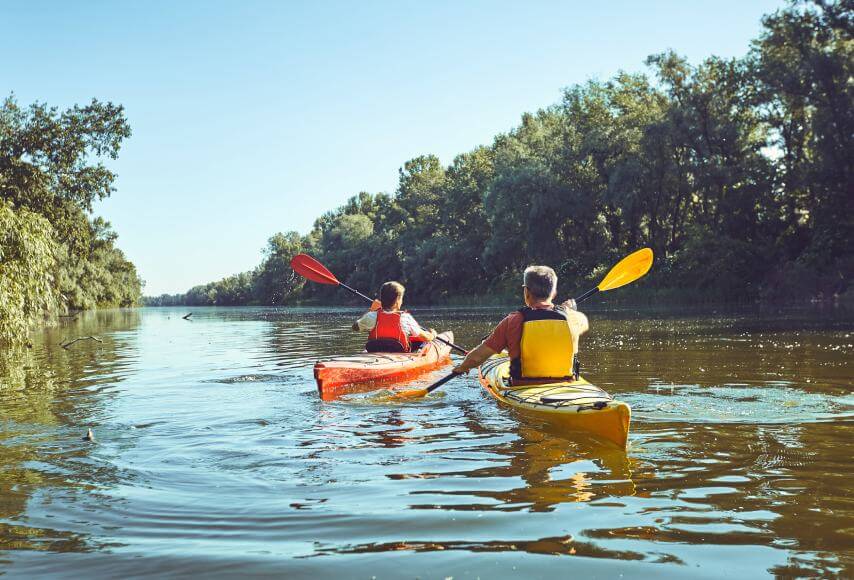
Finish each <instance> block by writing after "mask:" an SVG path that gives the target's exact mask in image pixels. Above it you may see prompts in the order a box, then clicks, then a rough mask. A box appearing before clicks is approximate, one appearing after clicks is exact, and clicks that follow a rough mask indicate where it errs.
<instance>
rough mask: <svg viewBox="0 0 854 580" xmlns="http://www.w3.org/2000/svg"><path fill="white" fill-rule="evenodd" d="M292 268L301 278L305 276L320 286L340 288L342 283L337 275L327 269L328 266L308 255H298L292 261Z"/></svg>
mask: <svg viewBox="0 0 854 580" xmlns="http://www.w3.org/2000/svg"><path fill="white" fill-rule="evenodd" d="M291 268H293V269H294V272H296V273H297V274H299V275H300V276H304V277H306V278H308V279H309V280H311V281H312V282H318V283H320V284H332V285H333V286H338V285H339V284H340V283H341V282H339V281H338V278H336V277H335V275H334V274H333V273H332V272H330V271H329V270H327V269H326V266H324V265H323V264H321V263H320V262H318V261H317V260H315V259H314V258H312V257H311V256H309V255H308V254H297V255H296V256H294V257H293V259H292V260H291Z"/></svg>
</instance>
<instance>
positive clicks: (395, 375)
mask: <svg viewBox="0 0 854 580" xmlns="http://www.w3.org/2000/svg"><path fill="white" fill-rule="evenodd" d="M439 337H441V338H443V339H445V340H446V341H447V342H454V333H453V332H450V331H447V332H443V333H441V334H440V335H439ZM450 360H451V347H450V346H448V345H446V344H444V343H441V342H439V341H438V340H434V341H432V342H430V343H428V344H427V345H425V346H424V347H423V348H422V349H421V350H419V351H418V352H414V353H381V352H377V353H368V352H364V353H360V354H357V355H350V356H337V357H333V358H329V359H324V360H320V361H318V362H317V363H315V365H314V378H315V380H316V381H317V390H318V392H319V393H320V397H321V398H322V399H324V400H328V399H334V398H335V397H336V396H338V395H340V394H343V393H345V392H351V391H352V390H353V386H354V385H359V384H364V383H370V384H374V383H384V382H389V381H399V380H408V379H412V378H415V377H417V376H419V375H421V374H424V373H426V372H429V371H431V370H434V369H437V368H439V367H441V366H444V365H446V364H447V363H448V362H450Z"/></svg>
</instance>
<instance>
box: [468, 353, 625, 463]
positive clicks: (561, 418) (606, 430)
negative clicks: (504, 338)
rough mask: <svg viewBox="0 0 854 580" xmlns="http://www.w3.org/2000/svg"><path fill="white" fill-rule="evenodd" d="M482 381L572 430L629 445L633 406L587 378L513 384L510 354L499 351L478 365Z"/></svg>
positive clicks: (532, 413)
mask: <svg viewBox="0 0 854 580" xmlns="http://www.w3.org/2000/svg"><path fill="white" fill-rule="evenodd" d="M478 378H479V379H480V384H481V385H482V386H483V387H484V388H485V389H486V391H487V392H488V393H489V394H490V395H492V396H493V397H494V398H495V399H497V400H498V401H499V402H501V403H503V404H505V405H507V406H509V407H512V408H513V409H515V410H517V411H519V412H521V413H522V414H524V415H527V416H528V417H535V418H537V419H540V420H543V421H547V422H549V423H551V424H554V425H557V426H559V427H561V428H564V429H566V430H567V431H568V432H579V433H587V434H590V435H593V436H596V437H598V438H600V439H604V440H607V441H610V442H612V443H614V444H615V445H617V446H618V447H620V448H621V449H625V448H626V443H627V441H628V436H629V423H630V421H631V408H630V407H629V406H628V405H627V404H626V403H623V402H622V401H616V400H614V399H613V397H611V395H609V394H608V393H607V392H605V391H604V390H602V389H601V388H599V387H597V386H596V385H592V384H590V383H588V382H587V381H586V380H584V379H583V378H580V377H579V379H578V380H575V381H558V382H553V383H543V384H525V385H512V384H511V382H510V358H509V357H508V356H506V355H495V356H493V357H492V358H490V359H489V360H487V361H486V362H485V363H483V364H482V365H481V366H480V368H479V369H478Z"/></svg>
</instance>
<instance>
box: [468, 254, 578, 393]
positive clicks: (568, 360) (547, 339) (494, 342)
mask: <svg viewBox="0 0 854 580" xmlns="http://www.w3.org/2000/svg"><path fill="white" fill-rule="evenodd" d="M522 288H523V289H524V295H525V305H526V306H525V308H522V309H521V310H518V311H516V312H513V313H511V314H508V315H507V316H506V317H505V318H504V320H502V321H501V322H500V323H499V324H498V326H496V327H495V329H494V330H493V331H492V334H490V335H489V336H488V337H487V338H486V340H484V341H483V342H482V343H481V344H480V346H478V347H477V348H475V349H474V350H472V351H471V352H469V354H468V355H467V356H466V358H465V359H464V360H463V362H461V363H460V364H459V365H457V366H456V367H455V368H454V371H453V372H455V373H458V374H459V373H467V372H468V371H470V370H471V369H473V368H475V367H478V366H480V365H481V363H483V362H484V361H486V359H488V358H489V357H491V356H492V355H494V354H496V353H499V352H501V351H503V350H507V352H508V354H509V355H510V360H511V364H510V377H511V380H512V381H513V382H516V383H525V382H532V383H535V382H548V381H549V380H554V379H566V378H568V377H571V376H572V375H573V362H574V359H575V353H576V352H578V339H579V337H580V336H581V335H582V334H584V333H585V332H587V329H588V327H589V324H588V322H587V317H586V316H585V315H584V314H582V313H581V312H578V311H577V310H576V309H575V301H574V300H572V299H570V300H567V301H566V302H564V303H563V304H561V305H559V306H555V304H553V303H552V300H554V297H555V296H556V295H557V274H555V271H554V270H552V269H551V268H549V267H548V266H530V267H528V268H527V269H526V270H525V273H524V276H523V285H522Z"/></svg>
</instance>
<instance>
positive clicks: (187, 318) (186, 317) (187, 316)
mask: <svg viewBox="0 0 854 580" xmlns="http://www.w3.org/2000/svg"><path fill="white" fill-rule="evenodd" d="M192 315H193V313H192V312H190V313H188V314H187V315H185V316H182V317H181V318H183V319H184V320H190V317H191V316H192Z"/></svg>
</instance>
